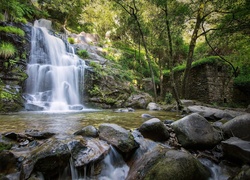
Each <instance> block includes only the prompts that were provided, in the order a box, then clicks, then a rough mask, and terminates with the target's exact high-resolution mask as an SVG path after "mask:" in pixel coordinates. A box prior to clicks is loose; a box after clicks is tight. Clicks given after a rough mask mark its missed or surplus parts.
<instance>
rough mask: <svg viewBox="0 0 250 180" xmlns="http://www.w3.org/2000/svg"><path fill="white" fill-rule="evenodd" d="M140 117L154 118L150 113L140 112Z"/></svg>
mask: <svg viewBox="0 0 250 180" xmlns="http://www.w3.org/2000/svg"><path fill="white" fill-rule="evenodd" d="M141 117H142V118H154V116H152V115H150V114H142V115H141Z"/></svg>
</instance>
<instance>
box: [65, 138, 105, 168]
mask: <svg viewBox="0 0 250 180" xmlns="http://www.w3.org/2000/svg"><path fill="white" fill-rule="evenodd" d="M68 147H69V149H70V151H71V154H72V160H73V163H74V166H75V167H83V166H85V165H88V164H89V163H94V162H99V161H101V160H102V159H103V158H104V157H105V155H106V154H107V153H108V151H109V149H110V146H109V145H108V144H107V143H106V142H104V141H102V140H98V139H94V138H93V139H88V140H86V142H84V141H79V140H78V141H76V140H74V141H71V142H69V143H68Z"/></svg>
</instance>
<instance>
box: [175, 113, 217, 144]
mask: <svg viewBox="0 0 250 180" xmlns="http://www.w3.org/2000/svg"><path fill="white" fill-rule="evenodd" d="M171 126H172V128H173V129H174V131H175V133H176V136H177V138H178V141H179V143H180V144H181V145H182V146H183V147H189V148H190V147H191V148H205V147H210V146H214V145H216V144H217V143H219V142H220V141H221V136H220V133H219V132H218V131H216V130H214V129H213V127H212V125H210V123H209V122H208V121H207V120H206V119H205V118H204V117H202V116H200V115H199V114H197V113H193V114H190V115H188V116H186V117H184V118H182V119H180V120H178V121H175V122H174V123H172V124H171Z"/></svg>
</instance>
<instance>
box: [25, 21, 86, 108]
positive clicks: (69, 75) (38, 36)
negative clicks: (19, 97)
mask: <svg viewBox="0 0 250 180" xmlns="http://www.w3.org/2000/svg"><path fill="white" fill-rule="evenodd" d="M31 43H32V44H31V53H30V59H29V63H28V67H27V74H28V79H27V81H26V100H27V103H26V105H25V107H26V109H27V110H47V111H67V110H81V109H83V105H81V96H80V92H79V89H80V88H79V84H82V83H83V77H84V67H85V62H84V61H83V60H81V59H79V58H78V56H75V55H74V54H72V53H68V52H67V50H66V46H65V43H64V42H63V41H62V40H61V39H60V38H57V37H55V36H53V35H50V34H49V32H48V30H47V29H46V28H44V27H39V23H38V22H37V21H36V22H35V24H34V27H33V29H32V39H31Z"/></svg>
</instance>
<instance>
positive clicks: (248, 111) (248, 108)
mask: <svg viewBox="0 0 250 180" xmlns="http://www.w3.org/2000/svg"><path fill="white" fill-rule="evenodd" d="M246 112H247V113H250V104H249V105H248V106H247V109H246Z"/></svg>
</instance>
